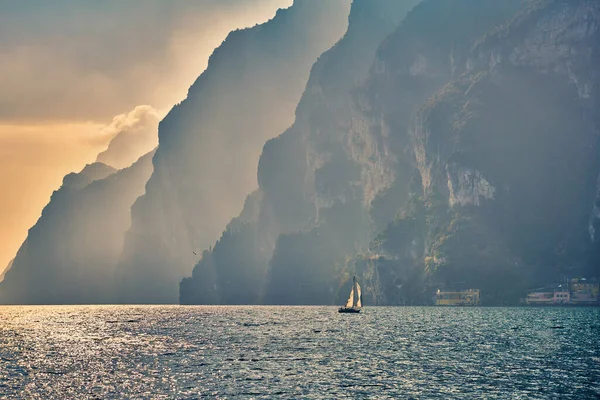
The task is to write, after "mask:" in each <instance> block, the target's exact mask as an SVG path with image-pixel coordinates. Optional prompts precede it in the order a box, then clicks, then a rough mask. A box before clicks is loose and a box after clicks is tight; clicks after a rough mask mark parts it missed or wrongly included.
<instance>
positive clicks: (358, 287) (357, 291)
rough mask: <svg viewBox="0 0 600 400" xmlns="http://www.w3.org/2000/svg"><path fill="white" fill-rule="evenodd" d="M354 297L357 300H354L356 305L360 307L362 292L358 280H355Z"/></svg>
mask: <svg viewBox="0 0 600 400" xmlns="http://www.w3.org/2000/svg"><path fill="white" fill-rule="evenodd" d="M356 297H357V298H358V300H357V301H356V307H358V308H361V307H362V293H361V291H360V285H359V284H358V282H356Z"/></svg>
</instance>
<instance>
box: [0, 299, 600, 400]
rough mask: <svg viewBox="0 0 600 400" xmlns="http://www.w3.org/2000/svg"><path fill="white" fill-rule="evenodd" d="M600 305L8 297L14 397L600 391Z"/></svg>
mask: <svg viewBox="0 0 600 400" xmlns="http://www.w3.org/2000/svg"><path fill="white" fill-rule="evenodd" d="M598 396H600V309H596V308H585V309H583V308H579V309H578V308H436V307H371V308H366V309H365V310H364V313H362V314H358V315H351V314H338V313H337V310H336V308H335V307H177V306H156V307H154V306H143V307H135V306H90V307H85V306H73V307H0V398H2V397H5V398H26V399H38V398H39V399H49V398H61V399H65V398H76V399H84V398H330V399H340V398H427V399H429V398H440V399H449V398H465V399H473V398H481V397H485V398H510V399H518V398H523V399H525V398H527V399H530V398H540V399H542V398H543V399H548V398H560V399H568V398H573V399H575V398H577V399H585V398H597V397H598Z"/></svg>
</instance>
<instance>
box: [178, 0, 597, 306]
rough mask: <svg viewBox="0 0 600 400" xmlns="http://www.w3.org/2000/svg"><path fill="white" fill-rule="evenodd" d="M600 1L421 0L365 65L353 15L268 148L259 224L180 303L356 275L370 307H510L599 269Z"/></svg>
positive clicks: (326, 284)
mask: <svg viewBox="0 0 600 400" xmlns="http://www.w3.org/2000/svg"><path fill="white" fill-rule="evenodd" d="M369 4H372V3H369ZM381 4H382V6H383V8H384V9H386V10H387V13H386V14H385V15H388V16H389V15H394V14H393V13H392V12H391V10H392V6H393V5H395V6H396V7H400V6H399V5H398V3H394V4H385V3H381ZM362 6H364V7H365V8H362ZM599 7H600V3H598V2H596V1H593V0H581V1H575V2H573V1H567V0H542V1H537V0H531V1H520V0H514V1H502V2H498V1H491V0H490V1H485V0H483V1H482V0H444V1H434V0H424V1H423V2H421V4H419V5H418V6H416V7H415V8H414V10H412V11H411V12H410V13H409V14H408V16H407V17H406V19H405V20H404V21H403V22H402V23H401V24H400V26H399V27H398V28H397V29H396V30H395V31H394V32H393V33H392V34H391V35H390V36H389V37H387V39H385V40H383V38H384V37H385V36H386V34H385V29H382V30H381V31H380V35H381V36H380V37H379V42H381V41H383V42H382V43H381V44H380V45H379V48H378V50H377V51H376V52H375V48H376V47H377V46H378V43H377V41H378V40H377V39H375V37H373V38H372V40H373V42H370V43H374V44H372V46H373V47H372V50H371V51H372V53H371V54H373V55H374V61H371V62H369V63H367V62H363V61H359V60H363V59H364V58H366V57H368V56H369V52H368V51H366V50H365V53H362V54H361V57H358V58H357V59H356V60H355V63H354V62H353V61H352V57H349V56H348V54H354V55H356V54H357V53H356V52H357V49H354V48H352V47H351V45H349V44H351V43H352V41H351V40H349V39H348V38H350V37H352V36H351V30H352V27H353V24H352V14H351V18H350V27H349V32H348V34H347V36H346V37H345V38H344V39H343V40H342V41H341V42H340V43H338V45H337V46H335V47H334V48H333V49H332V50H330V51H329V52H327V53H326V54H324V55H323V56H322V57H321V59H320V60H319V62H318V63H317V64H316V65H315V66H314V67H313V71H312V73H311V78H310V80H309V84H308V87H307V90H306V92H305V94H304V96H303V98H302V100H301V101H300V104H299V106H298V110H297V118H296V122H295V123H294V125H293V126H292V127H291V128H290V129H289V130H288V131H286V132H285V133H284V134H282V135H281V136H279V137H278V138H276V139H273V140H271V141H269V142H267V144H266V145H265V147H264V150H263V154H262V156H261V159H260V163H259V184H260V190H259V192H257V193H255V194H254V195H253V196H254V198H255V199H259V202H260V206H258V207H256V206H255V207H254V208H253V209H255V210H256V209H258V211H257V212H255V218H254V219H252V218H250V219H249V220H245V221H244V222H243V223H242V224H241V225H239V224H235V223H232V224H231V225H230V227H229V228H228V230H227V231H226V233H225V234H224V236H223V238H222V239H221V241H219V242H218V243H217V245H216V246H215V247H214V248H213V249H211V251H207V252H205V254H204V256H203V259H202V262H200V263H199V265H198V266H197V267H196V268H195V270H194V275H193V277H192V278H190V279H186V280H184V281H183V282H182V284H181V301H182V302H184V303H202V302H221V303H236V302H266V303H283V304H311V303H321V304H322V303H325V304H327V303H331V302H332V301H337V298H338V296H337V292H338V291H339V289H340V288H342V289H344V290H345V285H347V280H348V277H349V276H351V275H353V274H356V275H358V276H359V277H360V279H361V282H363V287H364V288H365V300H366V302H367V303H370V304H374V303H375V304H420V303H427V302H429V301H430V298H431V296H432V293H433V291H434V289H435V288H438V287H453V286H457V285H458V286H461V287H463V286H473V287H478V288H480V289H482V290H483V293H484V301H486V302H487V303H488V304H506V303H511V302H514V301H516V300H517V299H518V297H519V295H522V293H523V290H524V289H525V288H527V287H531V285H536V284H544V283H546V282H547V281H552V280H554V279H558V278H561V277H564V276H566V275H574V274H586V275H592V276H593V275H598V273H600V271H598V269H597V265H598V262H597V261H598V260H599V259H600V257H599V256H598V254H600V251H599V246H598V244H597V243H598V242H599V241H598V235H597V232H598V229H600V228H599V227H600V222H599V221H600V217H598V215H599V214H600V213H599V212H598V209H599V208H600V206H598V204H599V200H598V198H599V196H598V192H599V190H598V189H597V188H598V187H599V186H598V185H597V181H598V176H599V172H600V170H599V168H600V165H599V161H598V160H599V158H598V132H599V131H598V122H599V117H600V114H599V113H598V111H597V110H598V97H597V91H598V90H597V89H598V77H599V75H600V74H599V73H598V71H599V69H598V67H599V62H600V53H599V51H598V50H599V49H598V43H600V40H599V39H600V37H599V33H598V26H599V22H600V19H599V18H598V9H599ZM366 9H368V5H367V3H366V2H365V3H361V2H360V1H355V2H354V5H353V13H355V14H354V16H355V17H358V16H359V15H361V12H364V11H365V10H366ZM359 10H360V12H359ZM395 10H396V11H398V14H396V15H397V17H398V18H396V19H394V18H392V20H397V19H401V15H402V13H400V12H399V11H400V10H399V8H395ZM363 15H365V14H363ZM374 15H376V13H374V14H371V15H370V16H371V17H373V16H374ZM375 19H376V18H374V19H371V21H374V20H375ZM380 21H381V20H380ZM390 24H392V22H391V21H390ZM367 25H368V24H364V25H363V27H364V26H367ZM380 25H381V26H386V25H385V24H380ZM354 26H360V24H355V25H354ZM388 26H389V25H388ZM357 31H359V30H357ZM390 32H391V31H390ZM357 37H361V38H364V36H363V35H361V34H357ZM344 46H348V48H352V50H350V51H348V52H347V53H344V51H343V50H341V49H344ZM367 47H368V46H366V45H364V43H363V44H361V48H362V49H365V48H367ZM372 58H373V57H372ZM348 65H351V66H352V68H344V67H342V66H348ZM365 65H366V66H365ZM369 66H372V67H371V69H370V72H369V73H367V69H368V67H369ZM338 77H340V79H336V78H338ZM365 78H366V80H365ZM363 81H364V82H363ZM350 82H351V84H350ZM361 82H362V83H361ZM252 203H253V204H255V203H254V202H252ZM234 222H235V221H234ZM237 222H240V221H237ZM256 249H259V250H260V251H256ZM225 254H226V255H227V259H222V258H221V259H220V258H219V257H223V255H225ZM246 282H251V284H250V285H246V286H245V283H246ZM240 287H250V288H252V290H251V293H245V295H244V297H237V296H236V295H235V293H236V290H238V289H239V288H240ZM201 288H210V290H209V291H208V292H210V294H211V296H212V297H211V298H210V300H207V299H206V298H204V297H203V294H202V293H203V292H204V289H201Z"/></svg>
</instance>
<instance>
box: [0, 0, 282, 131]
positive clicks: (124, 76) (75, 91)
mask: <svg viewBox="0 0 600 400" xmlns="http://www.w3.org/2000/svg"><path fill="white" fill-rule="evenodd" d="M291 3H292V0H198V1H194V2H191V1H187V0H169V1H164V0H128V1H122V0H103V1H102V2H99V1H85V2H82V1H77V0H53V1H52V2H48V1H47V0H28V1H27V2H19V1H17V2H0V87H2V91H0V121H4V122H7V121H11V122H31V121H33V120H37V121H47V120H52V121H57V120H59V121H65V120H67V121H74V120H77V121H89V120H92V121H105V120H106V119H108V118H111V117H112V116H113V115H115V114H117V113H120V112H122V110H127V109H132V108H134V107H135V106H136V105H138V104H150V105H152V106H153V107H155V108H158V109H162V108H168V107H170V106H172V105H173V104H174V103H176V102H178V101H180V100H182V99H183V98H184V97H185V94H186V92H187V88H188V87H189V85H191V83H192V82H193V81H194V79H195V78H196V77H197V76H198V75H199V74H200V73H201V72H202V70H204V69H205V67H206V61H207V59H208V56H209V55H210V53H211V52H212V50H213V49H214V48H215V47H216V46H218V45H219V44H220V43H221V42H222V41H223V39H224V38H225V37H226V35H227V34H228V33H229V32H230V31H231V30H234V29H237V28H242V27H246V26H251V25H254V24H256V23H260V22H264V21H265V20H267V19H269V18H271V17H272V16H273V15H274V13H275V10H276V9H277V8H279V7H287V6H289V5H290V4H291Z"/></svg>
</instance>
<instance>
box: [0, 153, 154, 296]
mask: <svg viewBox="0 0 600 400" xmlns="http://www.w3.org/2000/svg"><path fill="white" fill-rule="evenodd" d="M152 155H153V152H152V153H149V154H147V155H145V156H144V157H142V158H140V159H139V160H138V161H137V162H136V163H134V164H133V165H132V166H131V167H129V168H126V169H123V170H121V171H117V170H115V169H114V168H112V167H109V166H107V165H105V164H102V163H94V164H90V165H88V166H86V167H85V168H84V169H83V170H82V171H81V172H79V173H73V174H69V175H67V176H66V177H65V178H64V180H63V184H62V187H61V188H60V189H59V190H57V191H56V192H54V194H53V195H52V198H51V199H50V203H49V204H48V205H47V206H46V207H45V208H44V210H43V212H42V216H41V217H40V219H39V220H38V221H37V223H36V224H35V226H34V227H33V228H31V229H30V230H29V234H28V236H27V239H26V240H25V242H24V243H23V245H22V246H21V248H20V249H19V251H18V253H17V256H16V257H15V259H14V260H13V262H12V268H10V270H7V272H6V276H5V279H4V281H3V282H2V283H0V303H4V304H6V303H8V304H89V303H92V304H97V303H110V302H113V299H114V268H115V266H116V263H117V261H118V258H119V256H120V254H121V251H122V247H123V240H124V235H125V232H126V230H127V229H128V228H129V226H130V208H131V205H132V204H133V202H134V201H135V199H136V198H138V197H139V196H140V195H141V194H142V193H143V192H144V185H145V183H146V181H147V180H148V178H149V177H150V173H151V172H152V162H151V161H152Z"/></svg>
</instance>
